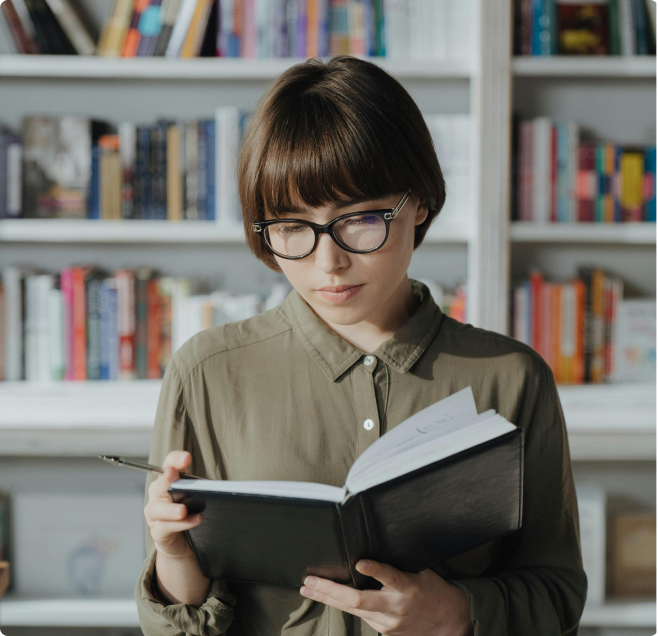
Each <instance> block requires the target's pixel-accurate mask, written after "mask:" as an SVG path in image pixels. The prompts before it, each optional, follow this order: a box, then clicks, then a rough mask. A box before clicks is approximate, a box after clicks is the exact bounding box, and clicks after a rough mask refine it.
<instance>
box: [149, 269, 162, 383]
mask: <svg viewBox="0 0 658 636" xmlns="http://www.w3.org/2000/svg"><path fill="white" fill-rule="evenodd" d="M158 285H159V282H158V279H157V278H151V279H150V280H148V281H147V283H146V309H147V312H148V317H147V319H146V324H147V325H148V331H147V333H146V377H147V378H149V379H153V380H154V379H158V378H160V377H162V376H161V373H160V349H161V343H160V337H161V322H162V319H161V307H160V305H161V303H160V292H159V290H158Z"/></svg>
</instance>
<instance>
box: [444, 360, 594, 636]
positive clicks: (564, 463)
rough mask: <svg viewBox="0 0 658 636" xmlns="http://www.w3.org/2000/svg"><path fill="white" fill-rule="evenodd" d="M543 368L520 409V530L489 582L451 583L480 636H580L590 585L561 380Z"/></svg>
mask: <svg viewBox="0 0 658 636" xmlns="http://www.w3.org/2000/svg"><path fill="white" fill-rule="evenodd" d="M541 368H542V371H541V373H538V374H536V377H535V378H534V379H531V380H530V382H531V384H530V386H529V387H528V388H529V390H530V391H529V396H530V397H529V398H528V400H527V402H526V400H524V402H526V404H524V405H522V406H521V410H520V411H519V413H520V421H519V422H518V424H519V425H521V426H523V429H524V477H523V513H522V523H521V528H520V529H519V530H518V531H517V532H514V533H512V534H510V535H507V536H506V537H504V538H503V539H502V560H501V561H500V562H499V564H498V566H497V567H496V568H495V571H493V572H491V575H490V576H481V577H473V578H466V579H456V580H452V581H451V582H452V583H454V584H455V585H457V586H458V587H460V588H461V589H462V590H463V591H464V593H465V594H466V596H467V598H468V600H469V602H470V605H471V619H472V622H473V628H474V634H475V636H527V634H533V636H556V635H558V634H559V635H561V636H575V635H576V634H577V633H578V625H579V621H580V617H581V614H582V611H583V607H584V604H585V597H586V592H587V579H586V577H585V573H584V570H583V567H582V557H581V551H580V537H579V524H578V508H577V500H576V493H575V488H574V482H573V473H572V470H571V458H570V454H569V442H568V438H567V432H566V427H565V422H564V414H563V412H562V405H561V404H560V399H559V395H558V392H557V387H556V385H555V378H554V376H553V373H552V371H551V369H550V367H549V366H548V365H547V364H546V363H543V364H542V365H541ZM533 375H535V374H533ZM533 385H534V386H533ZM535 391H536V392H535Z"/></svg>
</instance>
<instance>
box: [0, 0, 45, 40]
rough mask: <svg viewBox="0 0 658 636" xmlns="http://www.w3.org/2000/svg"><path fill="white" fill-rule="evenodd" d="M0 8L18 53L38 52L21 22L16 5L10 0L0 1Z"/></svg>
mask: <svg viewBox="0 0 658 636" xmlns="http://www.w3.org/2000/svg"><path fill="white" fill-rule="evenodd" d="M0 10H2V13H3V15H4V16H5V20H6V21H7V26H8V27H9V32H10V33H11V37H12V38H13V40H14V43H15V44H16V49H17V50H18V52H19V53H38V52H39V51H38V50H37V46H36V44H35V43H34V42H33V41H32V38H31V37H30V36H29V35H28V34H27V32H26V31H25V29H24V28H23V24H22V23H21V19H20V17H19V15H18V13H17V11H16V7H15V6H14V3H13V2H12V0H4V1H0Z"/></svg>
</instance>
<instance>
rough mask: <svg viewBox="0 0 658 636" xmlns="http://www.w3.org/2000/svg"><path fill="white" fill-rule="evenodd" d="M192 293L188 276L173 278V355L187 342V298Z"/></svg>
mask: <svg viewBox="0 0 658 636" xmlns="http://www.w3.org/2000/svg"><path fill="white" fill-rule="evenodd" d="M189 295H190V287H189V281H188V280H187V279H186V278H173V279H172V281H171V353H172V355H173V354H174V353H175V352H176V351H177V350H178V348H179V347H180V346H181V345H182V344H183V343H184V342H185V340H186V337H185V299H186V298H187V297H188V296H189Z"/></svg>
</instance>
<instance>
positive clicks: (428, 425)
mask: <svg viewBox="0 0 658 636" xmlns="http://www.w3.org/2000/svg"><path fill="white" fill-rule="evenodd" d="M477 415H478V412H477V408H476V407H475V398H474V397H473V390H472V389H471V387H470V386H467V387H466V388H464V389H462V390H461V391H457V393H453V394H452V395H450V396H448V397H447V398H443V400H439V401H438V402H435V403H434V404H431V405H430V406H428V407H427V408H424V409H423V410H422V411H418V413H414V414H413V415H412V416H411V417H409V418H407V419H406V420H405V421H404V422H402V423H400V424H398V425H397V426H396V427H395V428H393V429H391V430H390V431H388V432H387V433H385V434H384V435H382V436H381V437H380V438H379V439H378V440H377V441H376V442H375V443H374V444H373V445H372V446H370V447H369V448H367V449H366V450H365V451H364V452H363V453H362V454H361V455H360V456H359V457H358V459H357V460H356V461H355V462H354V464H353V465H352V468H351V469H350V471H349V474H348V475H347V480H349V479H351V478H352V479H353V478H354V477H355V475H357V474H359V473H360V472H362V471H363V470H366V469H367V468H368V467H370V466H372V465H373V464H377V463H379V462H380V461H382V460H383V459H386V458H388V457H391V456H394V455H396V454H398V453H401V452H403V451H404V450H406V449H407V448H411V447H413V446H416V445H417V444H423V443H425V442H427V441H428V439H433V438H435V437H438V436H442V435H448V434H449V433H451V432H453V431H455V430H457V429H459V428H460V427H462V426H463V425H464V423H465V422H467V421H469V420H472V419H474V418H476V417H477Z"/></svg>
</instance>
